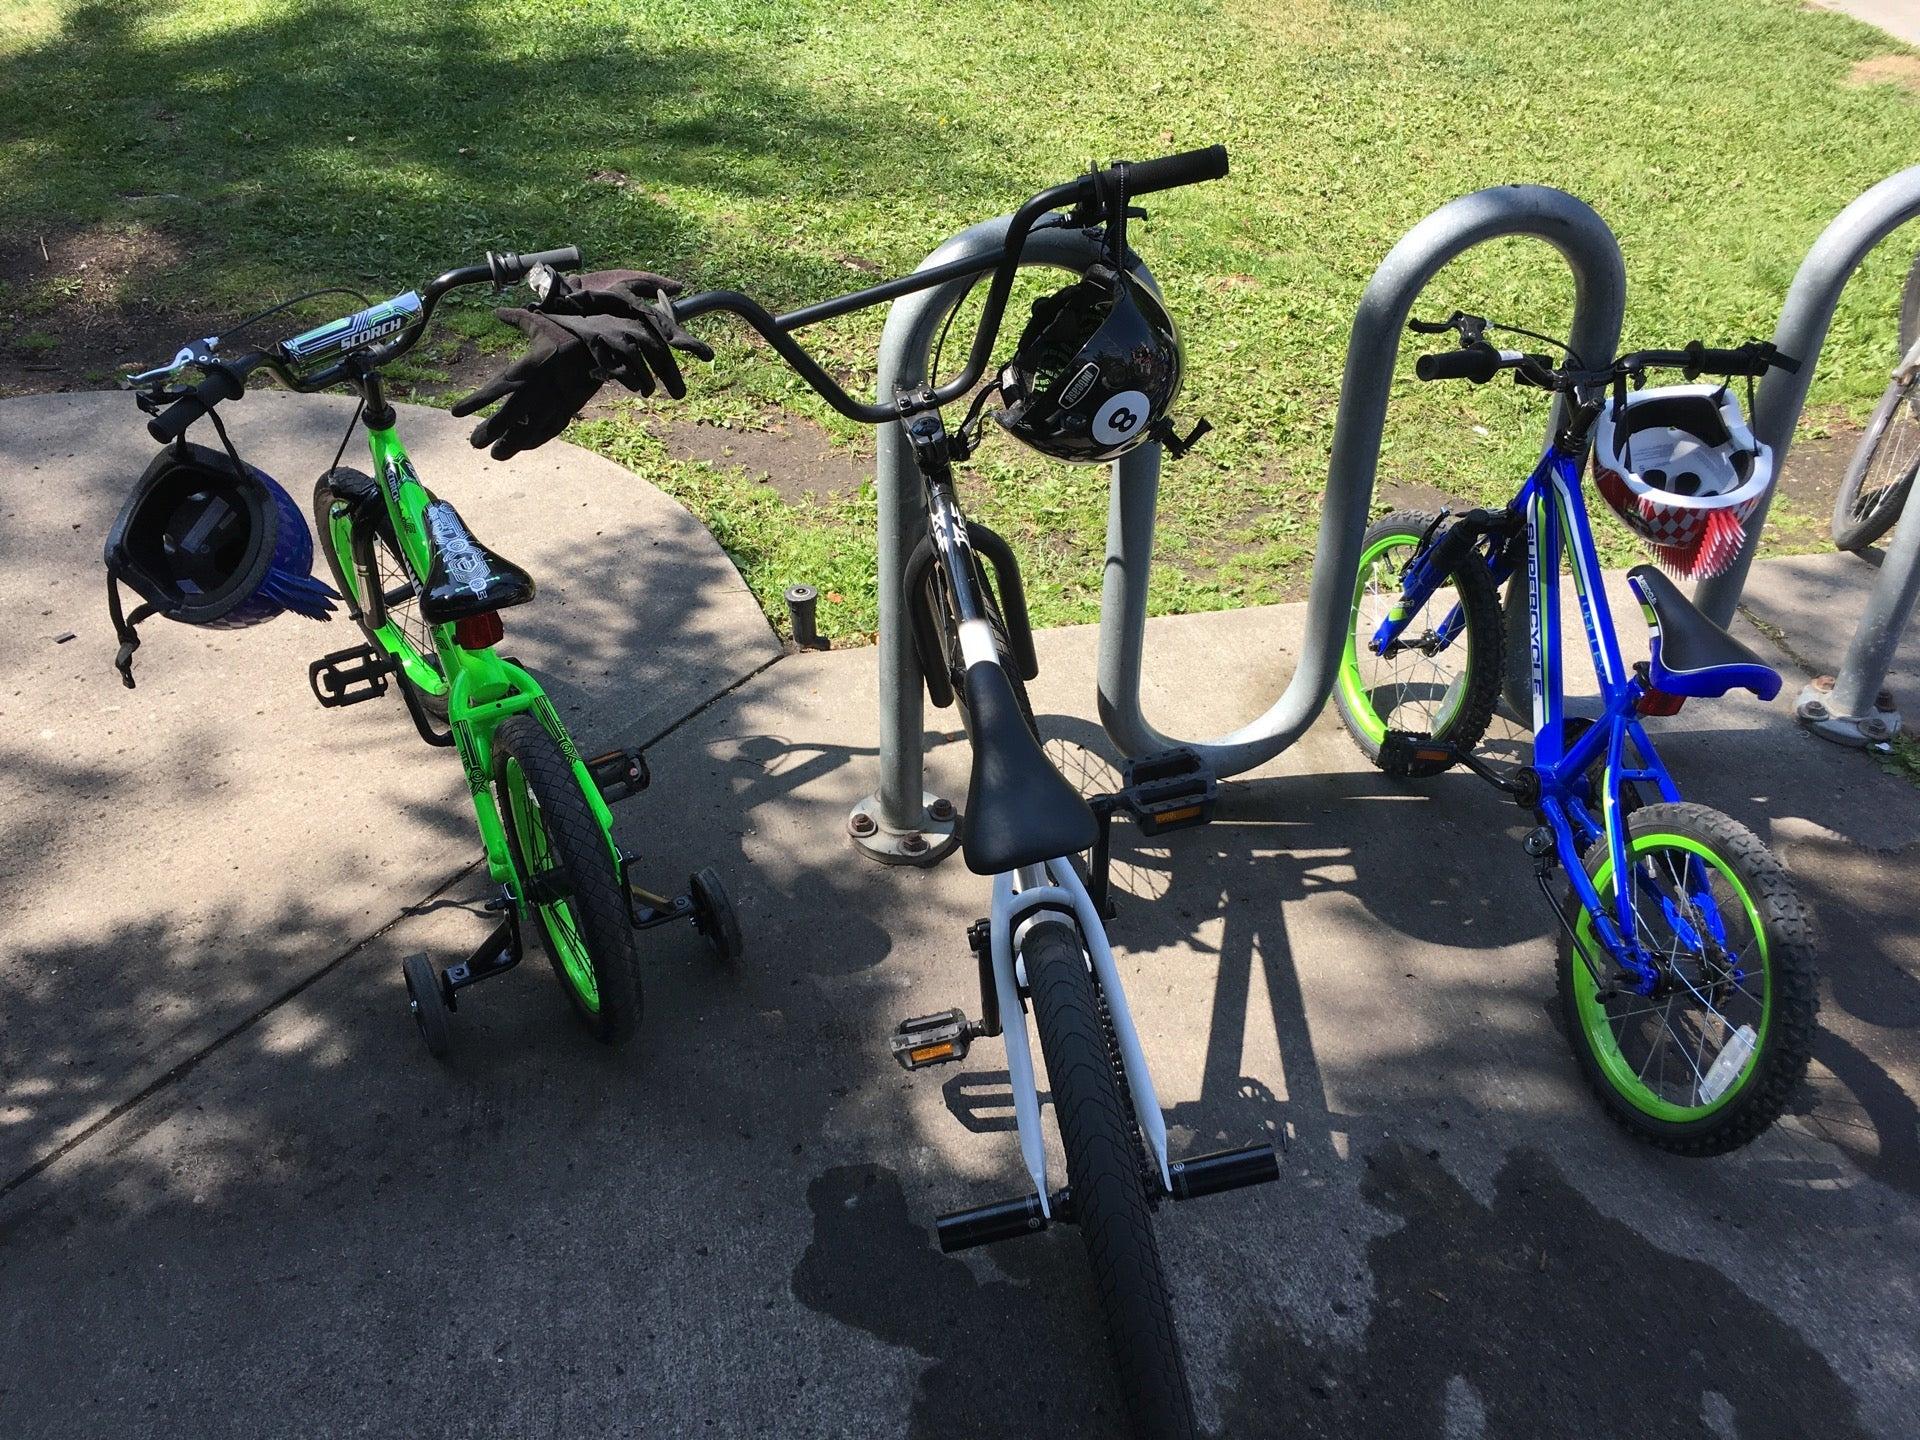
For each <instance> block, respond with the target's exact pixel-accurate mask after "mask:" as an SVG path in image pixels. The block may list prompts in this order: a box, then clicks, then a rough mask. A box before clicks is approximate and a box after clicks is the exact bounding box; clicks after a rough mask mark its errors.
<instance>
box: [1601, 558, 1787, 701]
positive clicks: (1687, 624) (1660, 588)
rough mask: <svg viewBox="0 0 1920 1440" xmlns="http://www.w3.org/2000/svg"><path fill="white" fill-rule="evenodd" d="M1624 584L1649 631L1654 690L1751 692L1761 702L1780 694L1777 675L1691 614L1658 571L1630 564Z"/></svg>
mask: <svg viewBox="0 0 1920 1440" xmlns="http://www.w3.org/2000/svg"><path fill="white" fill-rule="evenodd" d="M1627 583H1628V584H1629V585H1631V586H1632V587H1633V593H1634V594H1635V595H1637V596H1638V597H1639V598H1640V608H1641V609H1642V610H1644V611H1645V612H1646V616H1647V625H1648V628H1649V629H1651V630H1652V631H1653V637H1652V638H1653V656H1652V663H1651V664H1650V665H1649V666H1648V670H1649V674H1650V678H1651V679H1652V681H1653V688H1654V689H1656V690H1660V691H1664V692H1665V693H1666V694H1668V695H1695V696H1700V697H1702V698H1709V697H1712V696H1715V695H1724V694H1726V693H1727V692H1728V691H1729V690H1751V691H1753V693H1754V694H1756V695H1758V696H1759V697H1760V698H1761V699H1762V700H1771V699H1773V697H1774V696H1776V695H1778V694H1779V693H1780V672H1779V671H1778V670H1775V669H1774V668H1773V667H1772V666H1771V665H1769V664H1767V662H1766V661H1764V660H1762V659H1761V658H1760V657H1759V656H1758V655H1756V654H1754V653H1753V651H1751V650H1749V649H1748V648H1747V647H1746V646H1745V645H1742V644H1741V643H1740V642H1739V641H1738V640H1736V639H1734V638H1733V636H1731V635H1729V634H1728V633H1727V632H1726V631H1724V630H1722V629H1721V628H1720V627H1719V626H1718V625H1716V624H1714V623H1713V621H1711V620H1709V619H1708V618H1707V617H1706V616H1705V615H1702V614H1701V613H1700V612H1699V611H1698V610H1696V609H1695V608H1694V605H1693V602H1692V601H1691V600H1689V599H1688V598H1687V597H1686V595H1685V594H1684V593H1683V592H1682V591H1681V589H1680V587H1679V586H1678V585H1676V584H1674V583H1673V581H1672V580H1670V579H1668V578H1667V575H1666V573H1665V572H1664V571H1662V570H1659V569H1656V568H1655V567H1654V566H1652V565H1636V566H1634V567H1633V569H1631V570H1629V571H1628V572H1627Z"/></svg>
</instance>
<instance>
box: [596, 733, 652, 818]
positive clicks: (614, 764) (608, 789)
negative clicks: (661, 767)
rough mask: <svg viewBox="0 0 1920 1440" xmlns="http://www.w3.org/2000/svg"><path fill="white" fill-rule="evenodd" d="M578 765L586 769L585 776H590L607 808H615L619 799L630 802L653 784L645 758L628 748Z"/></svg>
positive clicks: (638, 752)
mask: <svg viewBox="0 0 1920 1440" xmlns="http://www.w3.org/2000/svg"><path fill="white" fill-rule="evenodd" d="M582 763H583V764H584V765H585V766H586V767H587V774H589V775H591V776H592V777H593V783H594V784H595V785H596V786H598V787H599V790H600V798H601V799H602V800H605V801H606V802H607V803H608V804H609V805H618V804H619V803H620V802H621V801H622V800H627V799H631V798H632V797H633V796H635V795H638V794H639V793H640V792H641V791H642V790H644V789H646V788H647V786H649V785H651V784H652V783H653V772H652V771H651V770H649V769H648V768H647V757H646V756H645V755H644V754H642V753H641V752H640V751H638V750H635V749H633V748H631V747H622V748H621V749H618V750H609V751H607V753H606V754H604V755H595V756H594V757H593V758H592V759H591V760H586V761H583V762H582Z"/></svg>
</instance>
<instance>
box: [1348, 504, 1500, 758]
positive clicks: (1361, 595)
mask: <svg viewBox="0 0 1920 1440" xmlns="http://www.w3.org/2000/svg"><path fill="white" fill-rule="evenodd" d="M1419 544H1420V537H1419V536H1418V535H1409V534H1400V535H1383V536H1381V537H1380V538H1379V539H1378V540H1376V541H1374V543H1373V544H1371V545H1369V546H1368V547H1367V548H1366V549H1365V550H1364V551H1363V552H1362V553H1361V555H1360V573H1359V574H1358V575H1357V576H1356V577H1355V579H1354V585H1353V604H1352V605H1351V606H1349V607H1348V610H1347V643H1346V648H1345V650H1344V651H1342V653H1341V656H1340V676H1339V679H1338V681H1337V682H1336V683H1337V684H1338V685H1339V687H1340V701H1341V704H1343V705H1344V706H1345V707H1346V711H1347V713H1348V714H1349V715H1351V716H1352V717H1353V719H1354V723H1355V724H1357V725H1358V726H1359V727H1360V733H1361V734H1363V735H1365V736H1366V737H1367V740H1368V742H1369V743H1371V744H1374V745H1379V744H1380V743H1382V742H1383V741H1384V740H1385V739H1386V738H1387V721H1386V717H1385V716H1383V715H1381V714H1380V712H1379V711H1378V710H1376V709H1375V708H1374V704H1373V697H1372V695H1370V694H1369V693H1368V691H1367V688H1366V686H1365V685H1364V684H1363V683H1362V682H1361V678H1360V633H1359V632H1360V623H1359V622H1360V604H1361V602H1362V601H1363V600H1364V599H1365V598H1366V597H1367V593H1368V592H1367V584H1368V582H1369V581H1370V580H1371V579H1372V578H1373V570H1374V567H1375V566H1376V565H1377V564H1378V563H1379V562H1380V560H1381V557H1383V556H1384V555H1385V554H1386V553H1387V551H1389V550H1392V549H1394V548H1395V547H1396V546H1405V547H1406V548H1408V549H1414V548H1416V547H1418V545H1419ZM1394 583H1395V586H1396V588H1397V586H1398V584H1399V581H1398V579H1397V578H1396V580H1395V582H1394ZM1445 593H1447V592H1446V591H1445V590H1441V591H1436V592H1435V593H1434V596H1433V598H1432V599H1429V600H1428V601H1427V603H1428V604H1429V605H1431V604H1433V603H1434V601H1435V600H1437V599H1438V598H1439V597H1440V596H1441V595H1443V594H1445ZM1455 593H1457V592H1455ZM1461 638H1462V640H1463V641H1464V642H1465V644H1466V655H1467V668H1466V670H1463V671H1462V672H1461V673H1460V676H1459V677H1458V679H1457V680H1455V682H1454V683H1453V685H1452V686H1451V687H1450V688H1449V690H1448V695H1447V703H1446V706H1445V708H1444V709H1442V710H1441V712H1440V714H1439V715H1438V716H1436V717H1434V719H1433V721H1432V726H1433V728H1432V729H1430V730H1428V731H1427V732H1426V733H1427V734H1428V735H1431V736H1433V737H1435V738H1438V737H1439V736H1441V735H1444V734H1445V733H1446V732H1447V730H1448V729H1449V728H1450V727H1451V726H1452V724H1453V722H1454V720H1455V719H1456V718H1457V717H1458V716H1459V714H1460V707H1461V706H1462V705H1463V704H1465V703H1466V696H1467V686H1466V677H1467V675H1468V674H1469V673H1471V671H1472V668H1473V631H1472V629H1471V628H1470V627H1469V628H1466V629H1465V633H1464V634H1463V636H1462V637H1461Z"/></svg>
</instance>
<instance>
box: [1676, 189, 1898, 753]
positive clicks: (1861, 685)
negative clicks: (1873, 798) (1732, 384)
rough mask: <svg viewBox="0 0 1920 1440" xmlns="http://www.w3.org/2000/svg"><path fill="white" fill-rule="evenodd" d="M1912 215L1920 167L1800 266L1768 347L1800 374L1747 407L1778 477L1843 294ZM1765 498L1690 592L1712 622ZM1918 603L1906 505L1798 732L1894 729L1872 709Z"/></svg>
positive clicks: (1868, 736) (1804, 706)
mask: <svg viewBox="0 0 1920 1440" xmlns="http://www.w3.org/2000/svg"><path fill="white" fill-rule="evenodd" d="M1916 216H1920V165H1916V166H1914V167H1913V168H1912V169H1910V170H1902V171H1901V172H1900V173H1899V174H1898V175H1892V176H1889V177H1888V178H1887V179H1885V180H1882V181H1881V182H1880V183H1879V184H1878V185H1876V186H1874V187H1873V188H1872V189H1871V190H1869V191H1867V192H1866V194H1864V195H1862V196H1861V197H1860V198H1859V199H1857V200H1855V201H1854V202H1853V203H1852V204H1851V205H1849V206H1847V208H1846V209H1844V210H1842V211H1841V212H1840V213H1839V215H1837V216H1835V217H1834V221H1833V223H1832V224H1831V225H1829V226H1827V228H1826V229H1825V230H1823V231H1821V232H1820V238H1819V239H1818V240H1816V241H1814V242H1813V248H1812V249H1811V250H1809V251H1807V258H1806V259H1804V260H1802V261H1801V262H1800V269H1799V270H1798V271H1797V272H1796V273H1795V275H1794V277H1793V284H1792V286H1791V287H1790V288H1789V289H1788V290H1787V300H1786V304H1784V305H1782V306H1781V307H1780V323H1779V324H1778V325H1777V326H1776V327H1775V329H1774V332H1773V343H1774V344H1775V345H1777V346H1779V347H1780V349H1781V350H1783V351H1785V352H1786V353H1787V354H1789V355H1792V356H1794V357H1795V358H1796V359H1798V360H1799V361H1800V369H1799V371H1798V373H1796V374H1792V375H1789V374H1788V373H1787V372H1786V371H1784V370H1769V371H1768V372H1767V375H1766V378H1765V379H1763V380H1762V381H1761V382H1760V391H1759V393H1758V394H1757V395H1756V396H1755V397H1754V402H1753V411H1754V413H1753V433H1754V435H1755V437H1756V438H1757V439H1759V440H1760V442H1761V443H1762V444H1765V445H1770V446H1772V447H1773V453H1774V465H1775V466H1776V473H1777V467H1780V466H1783V465H1785V463H1786V459H1787V448H1788V446H1789V445H1791V444H1792V443H1793V432H1794V427H1795V426H1797V425H1798V424H1799V423H1800V411H1801V409H1802V407H1804V406H1805V405H1806V403H1807V388H1808V386H1810V385H1811V384H1812V383H1813V370H1814V366H1815V365H1816V364H1818V363H1819V360H1820V349H1821V347H1822V346H1823V345H1824V344H1825V343H1826V339H1827V327H1828V326H1829V325H1830V324H1832V323H1833V312H1834V309H1835V307H1836V306H1838V305H1839V303H1840V293H1841V292H1842V291H1843V290H1845V289H1846V287H1847V282H1848V281H1849V280H1851V279H1852V278H1853V273H1854V271H1856V270H1858V269H1859V268H1860V262H1861V261H1862V260H1864V259H1866V258H1867V252H1868V251H1870V250H1872V249H1873V247H1874V246H1876V245H1878V244H1879V243H1880V242H1881V241H1882V240H1884V239H1886V238H1887V236H1888V235H1889V234H1891V233H1892V232H1893V231H1894V230H1896V229H1898V228H1899V227H1900V226H1901V225H1904V224H1905V223H1906V222H1907V221H1909V220H1912V219H1914V218H1915V217H1916ZM1771 499H1772V496H1768V497H1767V499H1766V500H1763V501H1761V506H1760V509H1759V511H1758V512H1757V513H1756V514H1755V515H1754V516H1753V518H1752V521H1751V522H1750V523H1749V525H1748V526H1747V543H1746V545H1745V547H1743V549H1742V550H1741V552H1740V554H1739V556H1738V557H1737V558H1736V559H1735V560H1734V562H1733V564H1732V565H1730V566H1728V567H1727V569H1726V570H1725V571H1723V572H1722V573H1721V574H1719V575H1717V576H1715V577H1714V578H1713V579H1711V580H1703V581H1701V582H1700V585H1699V587H1698V588H1697V589H1696V590H1695V592H1694V600H1695V602H1696V603H1697V604H1698V605H1699V607H1700V608H1701V609H1702V610H1704V611H1705V612H1706V613H1707V614H1708V615H1709V616H1711V617H1712V618H1713V619H1714V621H1716V622H1717V623H1718V624H1721V625H1727V624H1730V623H1731V622H1732V620H1733V614H1734V610H1735V608H1736V607H1737V606H1738V605H1739V603H1740V593H1741V591H1743V590H1744V589H1745V588H1746V584H1747V572H1748V571H1749V570H1750V569H1751V568H1752V567H1753V557H1754V553H1755V552H1756V551H1757V549H1758V548H1759V544H1760V534H1761V527H1762V526H1763V525H1764V524H1765V523H1766V518H1767V505H1768V503H1769V501H1771ZM1916 600H1920V505H1915V504H1909V505H1908V506H1907V508H1906V512H1905V513H1904V514H1903V515H1902V516H1901V517H1900V523H1899V525H1898V526H1897V527H1896V528H1895V530H1894V532H1893V538H1892V539H1891V540H1890V541H1889V542H1888V543H1887V551H1886V558H1885V559H1884V560H1883V561H1882V562H1881V565H1880V574H1879V577H1878V578H1877V579H1876V580H1875V581H1874V583H1873V592H1872V594H1871V595H1869V596H1868V598H1867V608H1866V611H1865V613H1864V614H1862V615H1861V617H1860V624H1859V627H1858V628H1857V629H1856V630H1855V631H1854V632H1853V641H1852V643H1851V644H1849V645H1848V646H1847V655H1846V659H1845V660H1843V661H1842V662H1841V665H1840V673H1839V675H1838V676H1837V677H1836V678H1835V680H1834V682H1833V684H1832V688H1831V689H1830V690H1829V689H1828V688H1827V687H1825V686H1823V685H1818V684H1815V685H1809V686H1808V687H1807V688H1806V689H1805V690H1802V691H1801V692H1800V698H1799V699H1798V700H1797V701H1796V702H1795V705H1794V710H1795V713H1796V714H1797V715H1798V716H1799V718H1800V722H1801V723H1802V724H1803V725H1806V726H1807V727H1808V728H1809V729H1811V730H1813V731H1814V732H1815V733H1816V734H1818V735H1821V736H1824V737H1825V738H1826V739H1828V740H1834V741H1838V742H1839V743H1841V744H1843V745H1867V744H1870V743H1872V742H1874V741H1877V740H1884V739H1886V738H1888V737H1889V736H1891V735H1892V734H1894V732H1896V731H1897V730H1899V728H1900V716H1899V713H1898V712H1897V711H1893V710H1880V709H1877V708H1876V706H1875V701H1876V697H1877V696H1878V695H1879V693H1880V688H1881V686H1882V685H1884V684H1885V683H1886V678H1887V671H1888V669H1889V668H1890V667H1891V666H1892V664H1893V652H1894V648H1895V647H1896V646H1897V645H1898V644H1899V643H1900V632H1901V630H1902V629H1904V628H1905V626H1906V623H1907V621H1908V619H1909V618H1910V617H1911V616H1912V614H1913V608H1914V603H1915V601H1916Z"/></svg>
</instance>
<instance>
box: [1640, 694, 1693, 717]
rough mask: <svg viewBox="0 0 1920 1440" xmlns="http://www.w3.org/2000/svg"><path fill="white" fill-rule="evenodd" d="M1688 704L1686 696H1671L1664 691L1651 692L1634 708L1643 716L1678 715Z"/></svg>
mask: <svg viewBox="0 0 1920 1440" xmlns="http://www.w3.org/2000/svg"><path fill="white" fill-rule="evenodd" d="M1686 703H1687V697H1686V696H1684V695H1669V694H1668V693H1667V692H1666V691H1664V690H1649V691H1647V693H1646V694H1644V695H1642V696H1641V697H1640V703H1639V704H1637V705H1635V706H1634V707H1633V708H1634V709H1635V710H1637V711H1638V712H1639V713H1640V714H1642V715H1678V714H1679V713H1680V707H1681V706H1682V705H1684V704H1686Z"/></svg>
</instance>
